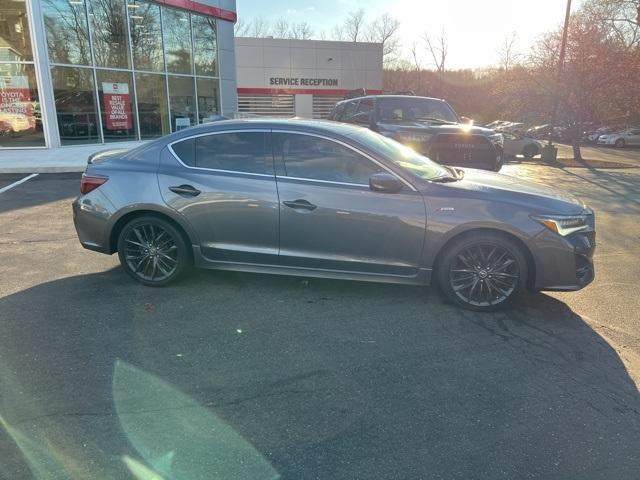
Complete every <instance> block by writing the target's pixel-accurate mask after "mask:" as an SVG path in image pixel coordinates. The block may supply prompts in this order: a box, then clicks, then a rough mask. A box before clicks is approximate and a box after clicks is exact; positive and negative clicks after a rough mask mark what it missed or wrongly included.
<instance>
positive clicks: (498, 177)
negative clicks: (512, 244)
mask: <svg viewBox="0 0 640 480" xmlns="http://www.w3.org/2000/svg"><path fill="white" fill-rule="evenodd" d="M463 170H464V178H463V179H462V180H459V181H457V182H452V183H446V184H444V185H447V186H450V187H452V188H455V189H460V190H465V191H467V192H469V193H471V194H478V195H481V196H482V197H485V196H488V197H490V198H491V199H492V200H495V201H503V202H506V203H514V204H518V205H521V206H523V207H527V208H529V209H530V210H531V211H532V213H533V212H535V213H547V214H556V215H576V214H578V213H580V212H582V210H583V209H584V208H585V207H584V204H583V203H582V201H580V199H578V198H577V197H576V196H574V195H572V194H570V193H568V192H564V191H560V190H556V189H554V188H551V187H547V186H546V185H542V184H539V183H536V182H532V181H527V180H522V179H519V178H517V177H512V176H509V175H503V174H500V173H494V172H488V171H485V170H476V169H473V168H465V169H463Z"/></svg>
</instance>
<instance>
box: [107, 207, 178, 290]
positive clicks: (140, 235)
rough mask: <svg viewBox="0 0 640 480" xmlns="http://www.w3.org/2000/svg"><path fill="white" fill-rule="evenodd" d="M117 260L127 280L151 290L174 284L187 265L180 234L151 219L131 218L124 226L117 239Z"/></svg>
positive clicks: (166, 224)
mask: <svg viewBox="0 0 640 480" xmlns="http://www.w3.org/2000/svg"><path fill="white" fill-rule="evenodd" d="M118 257H119V258H120V263H121V265H122V267H123V268H124V270H125V271H126V272H127V273H128V274H129V275H130V276H131V277H133V278H134V279H136V280H137V281H139V282H140V283H142V284H144V285H148V286H152V287H159V286H163V285H167V284H168V283H170V282H172V281H174V280H175V279H176V278H178V277H179V276H180V275H181V274H182V273H183V271H184V270H185V268H186V267H187V266H188V265H189V263H190V256H189V251H188V247H187V243H186V242H185V240H184V238H183V236H182V235H181V234H180V232H179V231H178V230H177V229H176V228H175V227H174V226H173V225H172V224H171V223H169V222H167V221H166V220H163V219H161V218H157V217H153V216H144V217H138V218H135V219H133V220H131V221H130V222H129V223H127V224H126V225H125V226H124V228H123V229H122V230H121V232H120V235H119V236H118Z"/></svg>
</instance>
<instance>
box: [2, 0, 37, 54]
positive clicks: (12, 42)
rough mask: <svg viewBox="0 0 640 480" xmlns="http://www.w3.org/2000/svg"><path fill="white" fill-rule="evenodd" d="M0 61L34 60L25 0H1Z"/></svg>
mask: <svg viewBox="0 0 640 480" xmlns="http://www.w3.org/2000/svg"><path fill="white" fill-rule="evenodd" d="M0 12H1V13H0V62H30V61H32V60H33V53H32V51H31V37H30V36H29V22H28V21H27V6H26V3H25V2H24V0H19V1H16V0H0Z"/></svg>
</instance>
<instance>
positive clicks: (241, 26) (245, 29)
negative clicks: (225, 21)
mask: <svg viewBox="0 0 640 480" xmlns="http://www.w3.org/2000/svg"><path fill="white" fill-rule="evenodd" d="M250 29H251V22H250V21H246V20H245V19H244V17H238V20H237V21H236V23H235V25H234V26H233V34H234V35H235V36H236V37H246V36H247V35H249V30H250Z"/></svg>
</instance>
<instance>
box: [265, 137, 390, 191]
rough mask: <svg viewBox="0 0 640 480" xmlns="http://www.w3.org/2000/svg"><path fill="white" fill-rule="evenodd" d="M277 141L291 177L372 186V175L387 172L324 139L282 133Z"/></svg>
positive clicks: (349, 150) (285, 166)
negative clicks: (370, 180) (370, 181)
mask: <svg viewBox="0 0 640 480" xmlns="http://www.w3.org/2000/svg"><path fill="white" fill-rule="evenodd" d="M276 142H277V145H278V148H277V152H278V156H279V157H280V161H281V162H283V164H284V168H285V174H286V175H287V176H288V177H297V178H308V179H311V180H325V181H332V182H343V183H358V184H362V185H368V184H369V177H371V175H373V174H374V173H377V172H381V171H383V170H382V169H381V168H380V167H379V166H378V165H376V164H375V163H373V162H372V161H370V160H368V159H367V158H365V157H363V156H362V155H359V154H357V153H356V152H354V151H353V150H351V149H349V148H346V147H343V146H342V145H340V144H338V143H335V142H332V141H330V140H326V139H323V138H318V137H312V136H310V135H298V134H285V133H281V134H277V135H276Z"/></svg>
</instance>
